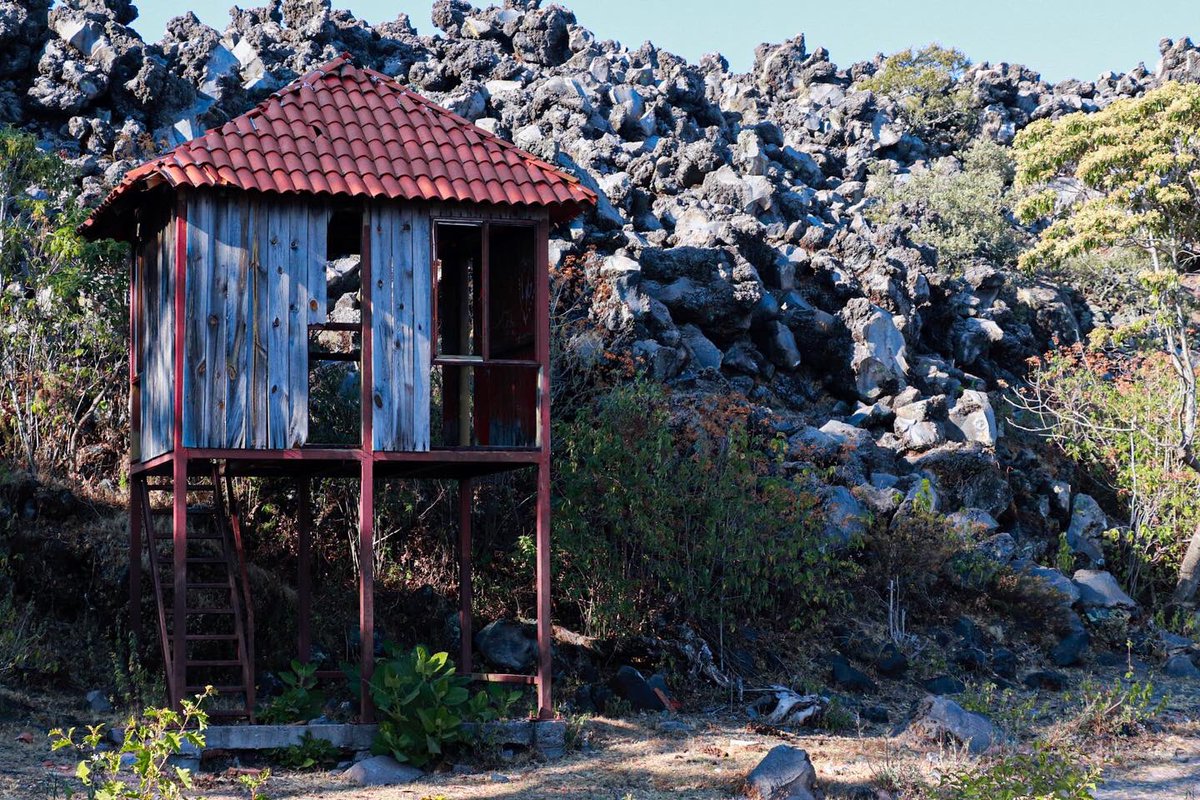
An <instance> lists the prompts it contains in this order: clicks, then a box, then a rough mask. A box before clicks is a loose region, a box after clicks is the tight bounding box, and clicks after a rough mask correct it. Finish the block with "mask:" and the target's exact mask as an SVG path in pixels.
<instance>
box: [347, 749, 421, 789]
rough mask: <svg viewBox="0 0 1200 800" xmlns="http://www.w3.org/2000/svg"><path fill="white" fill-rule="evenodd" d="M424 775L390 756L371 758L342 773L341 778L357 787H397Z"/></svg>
mask: <svg viewBox="0 0 1200 800" xmlns="http://www.w3.org/2000/svg"><path fill="white" fill-rule="evenodd" d="M424 774H425V773H423V772H421V770H419V769H417V768H416V767H410V766H408V765H407V764H401V763H400V762H399V761H397V760H396V759H394V758H392V757H391V756H371V757H370V758H364V759H363V760H362V761H360V762H358V763H357V764H355V765H354V766H352V767H350V769H348V770H346V771H345V772H343V773H342V777H343V778H345V779H346V780H347V781H349V782H351V783H356V784H358V785H359V786H399V785H401V784H405V783H412V782H413V781H416V780H420V779H421V778H422V777H423V776H424Z"/></svg>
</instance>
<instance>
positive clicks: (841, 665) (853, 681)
mask: <svg viewBox="0 0 1200 800" xmlns="http://www.w3.org/2000/svg"><path fill="white" fill-rule="evenodd" d="M829 667H830V669H831V671H832V675H833V683H834V685H835V686H839V687H841V688H842V689H845V690H846V691H848V692H873V691H875V688H876V687H875V681H873V680H871V679H870V678H869V677H868V676H867V674H866V673H865V672H863V671H862V670H860V669H856V668H854V667H852V666H850V662H849V661H847V660H846V659H845V658H843V657H842V656H838V655H835V656H831V657H830V659H829Z"/></svg>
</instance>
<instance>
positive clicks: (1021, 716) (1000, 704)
mask: <svg viewBox="0 0 1200 800" xmlns="http://www.w3.org/2000/svg"><path fill="white" fill-rule="evenodd" d="M958 704H959V705H960V706H962V707H963V708H965V709H966V710H967V711H974V712H975V713H977V714H983V715H984V716H985V717H987V718H988V719H990V720H992V722H994V723H996V725H998V726H999V727H1000V729H1001V730H1002V731H1004V733H1006V734H1007V735H1008V736H1010V737H1012V738H1014V739H1021V738H1024V737H1026V736H1029V735H1031V734H1032V733H1033V723H1034V721H1035V720H1036V718H1037V716H1038V714H1039V712H1041V711H1042V710H1043V709H1041V708H1039V706H1038V702H1037V697H1036V696H1035V695H1033V694H1032V693H1023V692H1021V691H1019V690H1017V689H1012V688H1005V689H1001V688H1000V687H999V686H997V685H996V684H994V683H992V682H990V681H984V682H983V683H981V684H978V685H974V686H968V687H967V690H966V691H965V692H963V693H962V694H960V695H959V696H958Z"/></svg>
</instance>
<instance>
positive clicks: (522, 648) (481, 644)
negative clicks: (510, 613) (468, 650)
mask: <svg viewBox="0 0 1200 800" xmlns="http://www.w3.org/2000/svg"><path fill="white" fill-rule="evenodd" d="M475 647H476V648H478V650H479V653H480V655H482V656H483V657H484V658H485V659H487V660H488V662H489V663H491V664H493V665H495V666H497V667H500V668H502V669H506V670H508V671H509V672H523V671H524V670H526V669H528V668H529V667H531V666H533V663H534V661H536V660H537V638H536V633H535V632H534V631H533V630H532V626H528V625H523V624H521V623H520V622H515V621H513V620H506V619H498V620H495V621H494V622H491V623H488V624H487V625H486V626H484V628H483V629H482V630H481V631H479V633H477V634H475Z"/></svg>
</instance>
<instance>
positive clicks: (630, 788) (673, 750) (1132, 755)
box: [0, 676, 1200, 800]
mask: <svg viewBox="0 0 1200 800" xmlns="http://www.w3.org/2000/svg"><path fill="white" fill-rule="evenodd" d="M1156 685H1159V686H1160V687H1161V688H1162V690H1164V691H1165V692H1167V693H1168V696H1169V697H1170V698H1171V699H1170V701H1169V704H1168V706H1167V710H1166V712H1165V713H1164V715H1163V724H1162V725H1161V726H1159V727H1158V730H1155V731H1152V732H1150V733H1147V734H1143V735H1140V736H1137V737H1131V738H1126V739H1118V740H1114V741H1109V742H1104V743H1096V747H1095V749H1094V752H1093V754H1092V755H1093V756H1094V758H1095V759H1096V760H1097V761H1098V762H1100V761H1102V762H1103V763H1104V764H1106V768H1105V785H1104V786H1103V787H1102V788H1101V789H1100V790H1099V791H1098V792H1097V793H1096V799H1097V800H1118V799H1120V800H1149V798H1156V799H1162V800H1168V799H1170V800H1174V799H1176V798H1178V800H1196V799H1197V798H1200V724H1197V720H1198V719H1200V702H1198V698H1200V691H1198V690H1200V686H1196V685H1195V683H1194V682H1192V683H1183V682H1172V681H1169V680H1166V679H1162V680H1161V682H1160V679H1159V678H1158V676H1156ZM1047 699H1049V700H1053V699H1054V698H1053V696H1048V698H1047ZM72 715H74V717H75V719H74V721H73V722H74V724H84V723H86V722H88V721H89V720H88V719H87V717H86V715H81V713H80V712H79V711H78V709H77V707H76V709H75V710H74V711H72V710H70V709H68V708H66V707H65V706H63V705H62V702H61V701H60V700H57V699H56V698H55V697H54V696H48V697H44V698H34V697H30V696H29V695H25V694H22V695H20V696H17V695H15V694H14V693H10V692H3V690H0V798H5V799H6V800H7V799H8V798H12V799H13V800H24V799H25V798H38V799H39V800H42V799H48V798H66V797H68V796H69V793H70V790H71V789H72V787H74V786H75V782H74V780H73V779H72V778H71V777H70V773H71V772H72V771H73V763H72V761H71V759H70V756H68V755H66V754H62V753H59V754H52V753H50V751H49V746H48V739H47V738H46V731H48V730H49V729H50V728H52V727H55V726H57V725H62V724H64V720H69V719H71V716H72ZM582 731H583V733H582V739H583V746H582V747H581V748H580V749H578V750H575V751H574V752H572V753H570V754H569V755H568V756H567V757H565V758H563V759H561V760H558V761H554V762H551V763H536V762H533V761H524V762H520V761H518V762H509V763H501V762H492V763H487V762H486V761H485V762H484V763H475V764H473V765H470V766H467V765H460V766H459V767H457V768H455V770H453V771H446V772H442V773H435V774H432V775H430V776H428V777H426V778H425V779H423V780H421V781H419V782H418V783H416V784H412V785H410V786H403V787H391V788H370V789H367V788H362V787H357V786H353V785H351V784H349V783H347V782H346V781H344V780H343V779H342V778H341V777H340V775H338V774H336V773H335V772H309V773H298V772H287V771H280V770H273V774H272V777H271V779H270V781H269V783H268V785H267V787H266V793H267V795H268V796H269V797H270V798H273V799H274V800H285V798H286V799H288V800H318V798H336V800H475V799H477V798H494V799H495V800H508V799H510V798H511V799H512V800H516V798H521V800H548V799H549V798H605V799H606V800H607V799H610V798H611V800H627V799H628V800H660V799H662V798H696V800H709V799H711V800H718V799H719V798H731V797H735V796H737V794H738V790H739V788H740V786H741V783H742V780H743V778H744V776H745V775H746V773H747V771H748V770H750V769H751V768H752V767H753V766H754V765H755V764H756V763H757V762H758V761H759V760H760V759H761V758H762V757H763V756H764V755H765V754H766V753H767V751H768V750H770V749H771V748H772V747H774V746H775V745H777V744H780V743H788V744H793V745H795V746H797V747H801V748H803V749H805V750H807V751H808V753H809V755H810V757H811V758H812V761H813V764H814V765H815V766H816V770H817V777H818V780H819V782H820V785H821V787H822V788H823V790H824V791H825V792H826V796H827V798H829V800H838V799H839V798H846V799H849V798H856V800H857V798H865V797H870V796H872V795H871V794H869V793H868V791H867V790H868V789H869V788H871V787H877V786H879V785H881V784H883V783H886V782H887V781H888V779H894V778H901V779H903V778H905V777H911V776H912V775H915V774H919V775H923V776H925V777H926V778H927V779H936V776H937V775H938V774H939V773H941V772H943V771H947V770H956V769H960V768H962V766H964V764H965V763H967V762H966V761H965V757H964V756H962V755H961V754H960V753H958V752H955V751H953V750H952V749H948V748H939V747H937V746H928V745H921V744H919V743H917V742H914V741H912V740H911V739H910V738H909V737H907V736H904V735H895V732H894V731H887V730H882V729H879V728H876V729H873V730H872V729H863V730H861V731H860V730H851V731H847V732H845V733H843V734H839V735H830V734H821V733H811V732H806V733H805V734H804V735H795V736H793V735H790V734H770V735H768V734H764V733H761V732H756V731H753V730H751V729H750V728H748V727H747V724H746V718H745V716H744V715H741V714H738V713H733V712H730V711H729V710H726V709H722V710H719V711H714V712H712V713H708V714H703V713H691V714H680V715H675V716H673V717H669V718H668V717H665V716H659V715H633V716H631V717H627V718H623V719H608V718H593V719H590V720H587V721H586V723H585V724H584V726H583V728H582ZM214 766H216V767H217V768H218V769H221V768H222V767H226V768H224V769H222V770H221V771H216V772H206V773H204V774H201V775H200V776H198V779H197V787H196V788H197V793H198V794H202V795H203V796H205V797H208V798H211V800H233V799H234V798H244V797H245V794H244V791H243V790H242V789H241V788H240V787H239V786H238V784H237V780H236V774H237V765H233V766H232V767H227V765H224V764H217V765H214Z"/></svg>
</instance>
